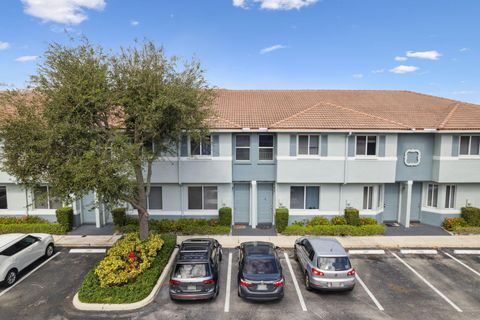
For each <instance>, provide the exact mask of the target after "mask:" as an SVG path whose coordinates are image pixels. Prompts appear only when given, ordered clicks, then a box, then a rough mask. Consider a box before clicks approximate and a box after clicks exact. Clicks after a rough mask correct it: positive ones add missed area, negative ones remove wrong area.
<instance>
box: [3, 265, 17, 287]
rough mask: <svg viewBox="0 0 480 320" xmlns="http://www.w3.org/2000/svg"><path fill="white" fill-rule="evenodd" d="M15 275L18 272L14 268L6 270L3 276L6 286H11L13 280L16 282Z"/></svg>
mask: <svg viewBox="0 0 480 320" xmlns="http://www.w3.org/2000/svg"><path fill="white" fill-rule="evenodd" d="M17 275H18V272H17V270H15V269H12V270H10V271H8V272H7V276H6V277H5V285H6V286H7V287H10V286H12V285H13V284H14V283H15V282H17Z"/></svg>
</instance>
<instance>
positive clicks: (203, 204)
mask: <svg viewBox="0 0 480 320" xmlns="http://www.w3.org/2000/svg"><path fill="white" fill-rule="evenodd" d="M191 187H193V188H195V187H197V188H199V187H201V188H202V208H201V209H190V203H189V190H190V188H191ZM205 188H217V207H216V208H215V209H205ZM162 193H163V190H162ZM162 207H163V202H162ZM187 208H188V210H189V211H190V210H218V186H208V185H202V186H195V185H191V186H188V187H187Z"/></svg>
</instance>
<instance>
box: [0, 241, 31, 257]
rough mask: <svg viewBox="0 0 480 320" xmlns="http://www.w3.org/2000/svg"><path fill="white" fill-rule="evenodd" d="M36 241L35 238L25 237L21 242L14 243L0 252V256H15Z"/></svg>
mask: <svg viewBox="0 0 480 320" xmlns="http://www.w3.org/2000/svg"><path fill="white" fill-rule="evenodd" d="M36 241H37V238H35V237H32V236H27V237H25V238H23V239H22V240H20V241H18V242H16V243H14V244H13V245H11V246H10V247H8V248H6V249H5V250H3V251H2V252H0V255H2V256H7V257H9V256H13V255H14V254H16V253H18V252H20V251H22V250H23V249H25V248H27V247H29V246H30V245H32V244H33V243H35V242H36Z"/></svg>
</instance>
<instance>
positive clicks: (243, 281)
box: [240, 279, 252, 287]
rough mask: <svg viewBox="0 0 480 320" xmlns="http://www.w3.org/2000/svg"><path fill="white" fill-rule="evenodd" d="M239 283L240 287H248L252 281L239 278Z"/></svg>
mask: <svg viewBox="0 0 480 320" xmlns="http://www.w3.org/2000/svg"><path fill="white" fill-rule="evenodd" d="M240 285H241V286H242V287H250V286H251V285H252V283H251V282H250V281H247V280H243V279H240Z"/></svg>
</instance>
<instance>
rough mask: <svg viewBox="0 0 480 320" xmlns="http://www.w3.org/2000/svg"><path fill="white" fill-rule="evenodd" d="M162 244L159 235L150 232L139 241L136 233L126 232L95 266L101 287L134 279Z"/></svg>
mask: <svg viewBox="0 0 480 320" xmlns="http://www.w3.org/2000/svg"><path fill="white" fill-rule="evenodd" d="M162 245H163V240H162V239H161V237H160V235H158V234H156V233H150V236H149V237H148V239H147V240H145V241H141V240H140V238H139V236H138V233H128V234H126V235H124V236H123V237H122V238H121V239H120V240H118V241H117V242H115V244H114V245H113V246H112V247H111V248H110V250H108V252H107V255H106V256H105V258H104V259H103V260H102V261H100V263H99V264H98V266H97V267H96V268H95V274H96V275H97V277H98V280H99V282H100V286H101V287H102V288H105V287H110V286H114V285H121V284H124V283H128V282H131V281H134V280H135V279H136V278H137V277H138V275H140V274H141V273H143V272H145V270H147V269H148V268H149V267H150V265H151V263H152V261H153V259H154V258H155V256H156V255H157V251H158V250H160V248H161V247H162Z"/></svg>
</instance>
